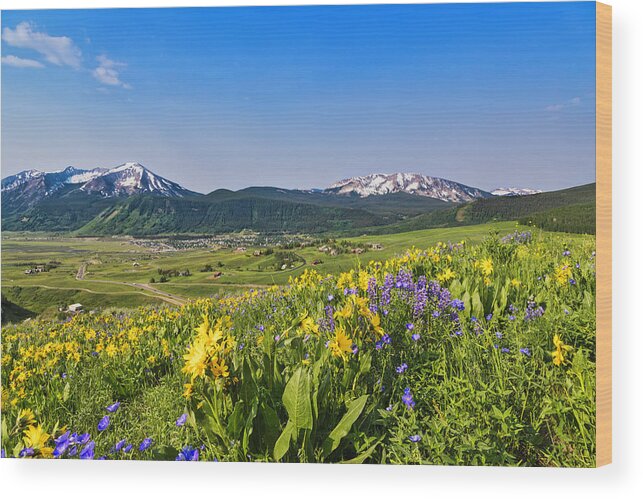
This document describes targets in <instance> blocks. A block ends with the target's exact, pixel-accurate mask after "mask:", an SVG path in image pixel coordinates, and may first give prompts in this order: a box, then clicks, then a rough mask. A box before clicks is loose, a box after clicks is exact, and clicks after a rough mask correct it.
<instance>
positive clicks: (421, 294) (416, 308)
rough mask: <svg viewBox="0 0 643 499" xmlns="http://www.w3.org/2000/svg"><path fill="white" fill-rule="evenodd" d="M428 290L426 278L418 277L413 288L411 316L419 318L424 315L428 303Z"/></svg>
mask: <svg viewBox="0 0 643 499" xmlns="http://www.w3.org/2000/svg"><path fill="white" fill-rule="evenodd" d="M428 298H429V295H428V290H427V283H426V276H423V275H422V276H420V277H419V278H418V282H417V285H416V286H415V301H414V303H413V315H414V316H415V317H420V316H421V315H422V314H423V313H424V309H425V308H426V305H427V302H428Z"/></svg>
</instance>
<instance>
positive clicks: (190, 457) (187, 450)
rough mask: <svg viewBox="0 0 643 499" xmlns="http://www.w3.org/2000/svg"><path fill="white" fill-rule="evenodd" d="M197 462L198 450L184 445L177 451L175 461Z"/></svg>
mask: <svg viewBox="0 0 643 499" xmlns="http://www.w3.org/2000/svg"><path fill="white" fill-rule="evenodd" d="M198 460H199V449H195V448H193V447H191V446H189V445H186V446H185V447H183V448H182V449H181V450H180V451H179V455H178V456H176V459H175V461H198Z"/></svg>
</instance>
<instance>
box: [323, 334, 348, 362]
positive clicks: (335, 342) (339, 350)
mask: <svg viewBox="0 0 643 499" xmlns="http://www.w3.org/2000/svg"><path fill="white" fill-rule="evenodd" d="M352 347H353V340H351V338H350V337H349V336H348V335H347V334H346V331H344V328H343V327H337V328H336V329H335V336H334V337H333V339H332V340H330V343H329V344H328V348H330V351H331V353H332V354H333V356H335V357H341V358H342V359H344V360H345V359H346V356H347V355H348V354H349V353H351V352H352V351H353V348H352Z"/></svg>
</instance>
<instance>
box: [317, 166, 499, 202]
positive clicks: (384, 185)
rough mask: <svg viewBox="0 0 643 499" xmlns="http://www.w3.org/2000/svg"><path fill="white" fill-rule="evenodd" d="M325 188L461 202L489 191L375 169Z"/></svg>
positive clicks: (353, 192)
mask: <svg viewBox="0 0 643 499" xmlns="http://www.w3.org/2000/svg"><path fill="white" fill-rule="evenodd" d="M326 192H328V193H334V194H345V195H357V196H360V197H368V196H380V195H384V194H393V193H396V192H405V193H407V194H415V195H419V196H426V197H431V198H435V199H440V200H442V201H447V202H452V203H463V202H468V201H472V200H474V199H478V198H484V197H489V196H490V194H489V193H488V192H486V191H483V190H481V189H477V188H475V187H470V186H468V185H464V184H460V183H458V182H454V181H452V180H447V179H443V178H439V177H429V176H427V175H422V174H420V173H390V174H386V173H375V174H371V175H365V176H361V177H352V178H347V179H344V180H340V181H339V182H336V183H334V184H333V185H331V186H330V187H329V188H328V189H326Z"/></svg>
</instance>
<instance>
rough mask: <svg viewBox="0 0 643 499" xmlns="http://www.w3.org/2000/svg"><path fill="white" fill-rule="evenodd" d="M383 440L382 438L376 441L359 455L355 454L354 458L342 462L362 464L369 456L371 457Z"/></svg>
mask: <svg viewBox="0 0 643 499" xmlns="http://www.w3.org/2000/svg"><path fill="white" fill-rule="evenodd" d="M381 440H382V439H380V440H378V441H377V442H375V443H374V444H373V445H371V446H370V447H369V448H368V449H366V450H365V451H364V452H362V453H361V454H360V455H359V456H355V457H354V458H353V459H349V460H348V461H341V464H362V463H363V462H364V461H366V460H367V459H368V458H369V457H371V455H372V454H373V452H374V451H375V449H377V446H378V445H379V444H380V442H381Z"/></svg>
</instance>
